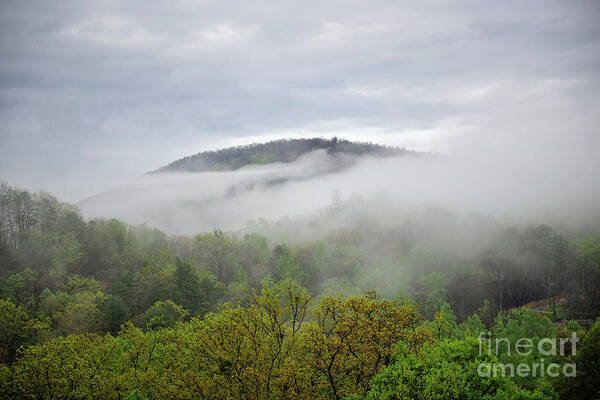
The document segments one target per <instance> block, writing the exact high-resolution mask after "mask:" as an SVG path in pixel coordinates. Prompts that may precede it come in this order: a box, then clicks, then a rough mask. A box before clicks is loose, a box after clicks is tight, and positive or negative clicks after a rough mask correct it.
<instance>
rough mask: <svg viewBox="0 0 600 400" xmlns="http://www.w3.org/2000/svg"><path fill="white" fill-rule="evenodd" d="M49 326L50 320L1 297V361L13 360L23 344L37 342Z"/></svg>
mask: <svg viewBox="0 0 600 400" xmlns="http://www.w3.org/2000/svg"><path fill="white" fill-rule="evenodd" d="M49 328H50V324H49V321H47V320H45V319H38V318H35V317H32V316H31V315H29V314H28V313H27V311H25V309H24V308H23V307H21V306H19V305H16V304H14V303H13V302H11V301H10V300H4V299H0V363H5V362H11V361H13V360H14V358H15V354H16V352H17V350H18V349H19V348H20V347H21V346H24V345H29V344H32V343H35V342H36V341H37V340H39V339H40V338H41V336H42V335H43V334H44V333H45V332H47V331H48V330H49Z"/></svg>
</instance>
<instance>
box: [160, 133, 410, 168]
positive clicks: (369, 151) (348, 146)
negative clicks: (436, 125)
mask: <svg viewBox="0 0 600 400" xmlns="http://www.w3.org/2000/svg"><path fill="white" fill-rule="evenodd" d="M314 150H325V151H326V152H327V153H328V154H351V155H372V156H378V157H390V156H399V155H405V154H413V153H414V152H411V151H408V150H406V149H401V148H398V147H388V146H382V145H378V144H372V143H363V142H351V141H348V140H345V139H338V138H336V137H333V138H331V139H322V138H311V139H281V140H274V141H271V142H267V143H254V144H250V145H246V146H236V147H229V148H226V149H220V150H213V151H204V152H202V153H198V154H195V155H193V156H189V157H184V158H181V159H179V160H177V161H173V162H172V163H170V164H169V165H166V166H164V167H161V168H159V169H157V170H155V171H152V172H151V173H161V172H177V171H185V172H206V171H232V170H236V169H239V168H241V167H244V166H246V165H252V164H254V165H256V164H270V163H274V162H282V163H290V162H293V161H296V160H297V159H298V158H299V157H300V156H302V155H303V154H306V153H309V152H311V151H314Z"/></svg>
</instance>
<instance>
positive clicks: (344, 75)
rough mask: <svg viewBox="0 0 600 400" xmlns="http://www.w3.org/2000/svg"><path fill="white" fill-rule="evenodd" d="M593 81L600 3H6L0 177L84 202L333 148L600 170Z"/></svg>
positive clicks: (1, 5) (0, 64)
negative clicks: (206, 171) (578, 163)
mask: <svg viewBox="0 0 600 400" xmlns="http://www.w3.org/2000/svg"><path fill="white" fill-rule="evenodd" d="M598 71H600V3H599V2H597V1H589V2H586V1H562V2H554V1H540V2H537V1H515V2H512V1H494V2H483V1H469V2H460V3H458V5H456V4H454V5H452V6H450V2H427V1H422V0H419V1H414V2H412V1H375V0H370V1H364V2H355V1H349V0H345V1H339V2H335V1H314V2H313V1H295V2H286V1H282V0H278V1H272V2H262V1H238V2H227V1H222V0H221V1H214V2H210V1H177V0H174V1H169V2H164V3H163V5H159V4H158V2H153V1H137V2H125V1H102V0H95V1H87V2H82V1H72V2H69V1H60V2H56V1H44V2H40V1H22V0H16V1H10V0H3V1H2V2H0V179H1V180H6V181H8V182H9V183H10V184H12V185H16V186H25V187H28V188H31V189H34V190H35V189H46V190H50V191H52V192H53V193H55V194H56V195H58V196H60V197H62V198H64V199H67V200H70V201H76V200H79V199H80V198H82V197H84V196H86V195H91V194H93V193H95V192H98V191H100V190H103V189H106V188H108V187H110V186H111V185H114V184H116V182H118V181H119V180H120V179H123V178H128V177H131V176H136V175H140V174H142V173H144V172H146V171H148V170H153V169H156V168H158V167H160V166H162V165H164V164H166V163H168V162H170V161H173V160H174V159H177V158H180V157H183V156H186V155H190V154H194V153H196V152H199V151H202V150H205V149H214V148H219V147H223V146H229V145H232V144H242V143H249V142H253V141H261V140H266V139H273V138H282V137H309V136H332V135H338V136H343V137H346V138H349V139H356V140H365V141H374V142H379V143H384V144H391V145H399V146H404V147H408V148H412V149H416V150H425V151H437V152H445V153H457V154H459V153H461V151H465V149H468V150H469V151H472V152H473V151H474V152H477V151H479V150H480V149H481V151H482V152H483V153H482V154H489V153H485V152H484V150H483V149H487V150H489V149H490V148H494V149H496V153H494V154H496V155H497V156H499V157H507V158H510V157H511V154H512V153H513V152H514V153H518V154H521V155H523V154H531V155H532V156H535V157H537V156H538V154H537V153H539V155H540V158H539V159H540V160H542V161H543V162H548V161H549V160H550V159H552V157H563V156H564V155H565V154H570V155H571V156H569V157H567V158H565V159H564V161H563V162H572V161H573V160H584V161H585V163H584V164H582V166H585V168H586V170H587V171H588V172H590V173H595V172H597V171H595V170H594V169H595V168H596V167H597V166H598V164H597V163H596V159H597V158H598V157H597V155H596V154H597V153H598V145H599V144H600V140H598V134H597V130H598V126H599V125H598V124H599V123H600V118H599V117H598V114H600V109H599V108H600V107H599V106H598V104H600V85H599V80H598V77H599V72H598ZM586 163H587V164H586Z"/></svg>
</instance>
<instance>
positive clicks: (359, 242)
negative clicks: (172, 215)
mask: <svg viewBox="0 0 600 400" xmlns="http://www.w3.org/2000/svg"><path fill="white" fill-rule="evenodd" d="M384 207H385V205H384V203H379V204H375V205H374V204H373V203H365V202H363V200H361V199H352V200H347V201H343V200H341V199H337V200H336V201H334V203H333V204H332V205H331V207H329V208H328V209H325V210H322V211H321V212H320V213H318V214H314V215H312V216H307V217H306V218H305V219H304V220H302V219H297V220H292V219H289V218H284V219H282V220H281V221H277V222H269V221H264V220H263V221H255V222H253V223H251V224H249V225H248V228H247V229H245V230H244V231H242V232H222V231H220V230H218V229H217V230H214V231H212V232H205V233H199V234H197V235H195V236H191V237H190V236H167V235H166V234H165V233H163V232H161V231H159V230H157V229H153V228H150V227H147V226H130V225H127V224H125V223H123V222H121V221H118V220H116V219H110V220H105V219H94V220H89V221H86V220H84V219H83V218H82V217H81V216H80V215H79V213H78V210H77V209H76V208H75V207H73V206H71V205H68V204H64V203H61V202H59V201H58V200H57V199H56V198H54V197H52V196H51V195H49V194H46V193H36V194H31V193H29V192H27V191H24V190H20V189H17V188H12V187H10V186H8V185H6V184H2V185H1V187H0V357H1V358H0V399H16V398H22V399H25V398H36V399H124V398H127V399H130V400H132V399H145V398H146V399H157V400H158V399H197V398H204V399H256V400H258V399H310V400H314V399H344V398H346V399H427V400H431V399H464V398H473V399H540V400H541V399H555V398H557V396H558V395H559V394H560V395H561V397H562V398H566V399H570V398H573V399H575V398H586V397H585V396H586V395H587V394H589V393H597V392H598V390H600V387H599V383H600V379H599V376H598V369H597V364H596V363H597V360H598V357H600V323H596V324H595V325H594V326H593V327H592V328H591V329H589V330H588V331H586V330H585V329H584V328H583V327H582V326H580V325H578V324H577V323H576V322H574V321H571V322H569V323H568V324H567V323H566V322H564V321H565V320H569V319H578V318H595V317H596V316H598V315H599V313H600V301H599V300H600V298H599V293H600V291H599V290H598V288H599V287H600V236H598V235H597V234H593V233H575V232H569V231H559V230H557V229H555V228H552V227H550V226H547V225H542V226H530V227H526V226H525V227H512V226H506V225H503V224H501V223H499V222H496V221H494V220H491V219H490V218H487V217H482V216H473V215H470V216H466V217H460V216H459V215H456V214H454V213H452V212H449V211H444V210H425V211H424V212H422V213H421V214H412V215H410V216H409V217H406V218H398V219H397V220H394V219H390V218H389V217H388V218H385V219H382V218H380V219H377V218H376V217H374V216H373V214H372V211H373V209H377V210H381V209H382V208H384ZM386 214H387V213H386ZM457 232H460V233H461V234H460V235H459V234H457ZM562 296H566V298H567V301H566V302H564V303H561V304H560V305H556V307H553V305H555V304H553V300H555V299H557V298H559V297H562ZM540 298H546V299H547V301H548V302H549V303H548V304H549V310H548V312H547V313H546V315H542V314H541V313H535V312H534V311H532V310H529V309H527V308H520V307H521V306H523V305H524V304H525V303H527V302H529V301H531V300H536V299H540ZM552 320H553V321H552ZM553 322H555V324H556V325H554V324H553ZM480 332H490V335H492V336H491V338H509V340H511V342H512V343H514V341H515V340H518V339H519V338H523V337H525V338H531V340H532V341H533V343H535V344H536V346H534V349H537V348H538V347H537V343H539V342H540V341H541V340H543V339H552V338H569V337H571V335H572V334H576V335H578V337H579V338H580V339H582V341H581V342H580V345H579V346H580V347H578V352H577V355H576V356H565V357H560V356H559V357H551V358H548V357H544V355H543V354H541V353H540V352H539V351H537V350H535V351H533V352H532V353H531V354H529V355H527V356H519V355H517V354H515V353H514V352H513V353H511V352H510V351H509V350H508V349H506V348H501V349H500V350H499V352H498V353H497V354H488V353H485V352H484V353H481V350H479V349H480V343H478V337H479V333H480ZM544 359H545V360H546V363H547V364H549V363H551V362H555V363H557V364H558V365H559V367H560V368H562V367H563V365H566V363H571V362H575V363H577V374H578V375H577V378H565V377H562V376H559V377H556V378H553V377H550V376H544V377H540V376H539V375H538V376H525V377H520V376H514V377H511V376H504V375H498V376H493V377H482V376H480V375H478V373H477V368H478V365H480V364H481V363H497V362H502V363H527V364H528V365H532V364H534V363H540V362H542V361H543V360H544Z"/></svg>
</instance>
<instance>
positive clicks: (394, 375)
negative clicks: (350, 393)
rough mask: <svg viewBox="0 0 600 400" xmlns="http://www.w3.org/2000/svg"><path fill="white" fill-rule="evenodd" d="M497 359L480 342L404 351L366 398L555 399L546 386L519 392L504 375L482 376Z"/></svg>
mask: <svg viewBox="0 0 600 400" xmlns="http://www.w3.org/2000/svg"><path fill="white" fill-rule="evenodd" d="M496 361H497V360H496V359H495V357H493V356H488V355H486V354H485V353H484V354H480V353H479V345H478V342H477V339H476V338H473V337H471V338H466V339H464V340H460V341H457V340H449V339H446V340H442V341H438V342H436V343H435V344H433V345H430V346H427V347H426V348H425V349H424V350H423V351H422V352H421V353H419V354H410V353H406V351H404V350H402V349H401V350H400V351H399V353H398V354H396V357H395V362H394V363H393V364H392V365H390V366H389V367H387V368H386V369H385V370H383V371H382V372H381V373H380V374H378V375H377V376H376V377H375V378H374V379H373V380H372V381H371V389H370V391H369V392H368V393H367V395H366V396H365V397H364V398H365V399H368V400H371V399H372V400H374V399H382V400H383V399H390V400H392V399H423V400H435V399H440V400H447V399H457V400H462V399H540V400H541V399H552V398H557V397H556V395H555V394H554V393H553V392H552V390H551V389H549V388H548V387H546V386H544V387H541V388H540V389H536V390H535V391H533V392H528V391H525V390H522V389H520V388H518V387H517V386H516V385H515V384H514V382H512V381H511V379H510V378H508V377H504V376H502V375H498V376H491V377H487V376H480V375H479V374H478V372H477V369H478V367H479V365H480V364H481V363H493V362H496Z"/></svg>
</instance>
